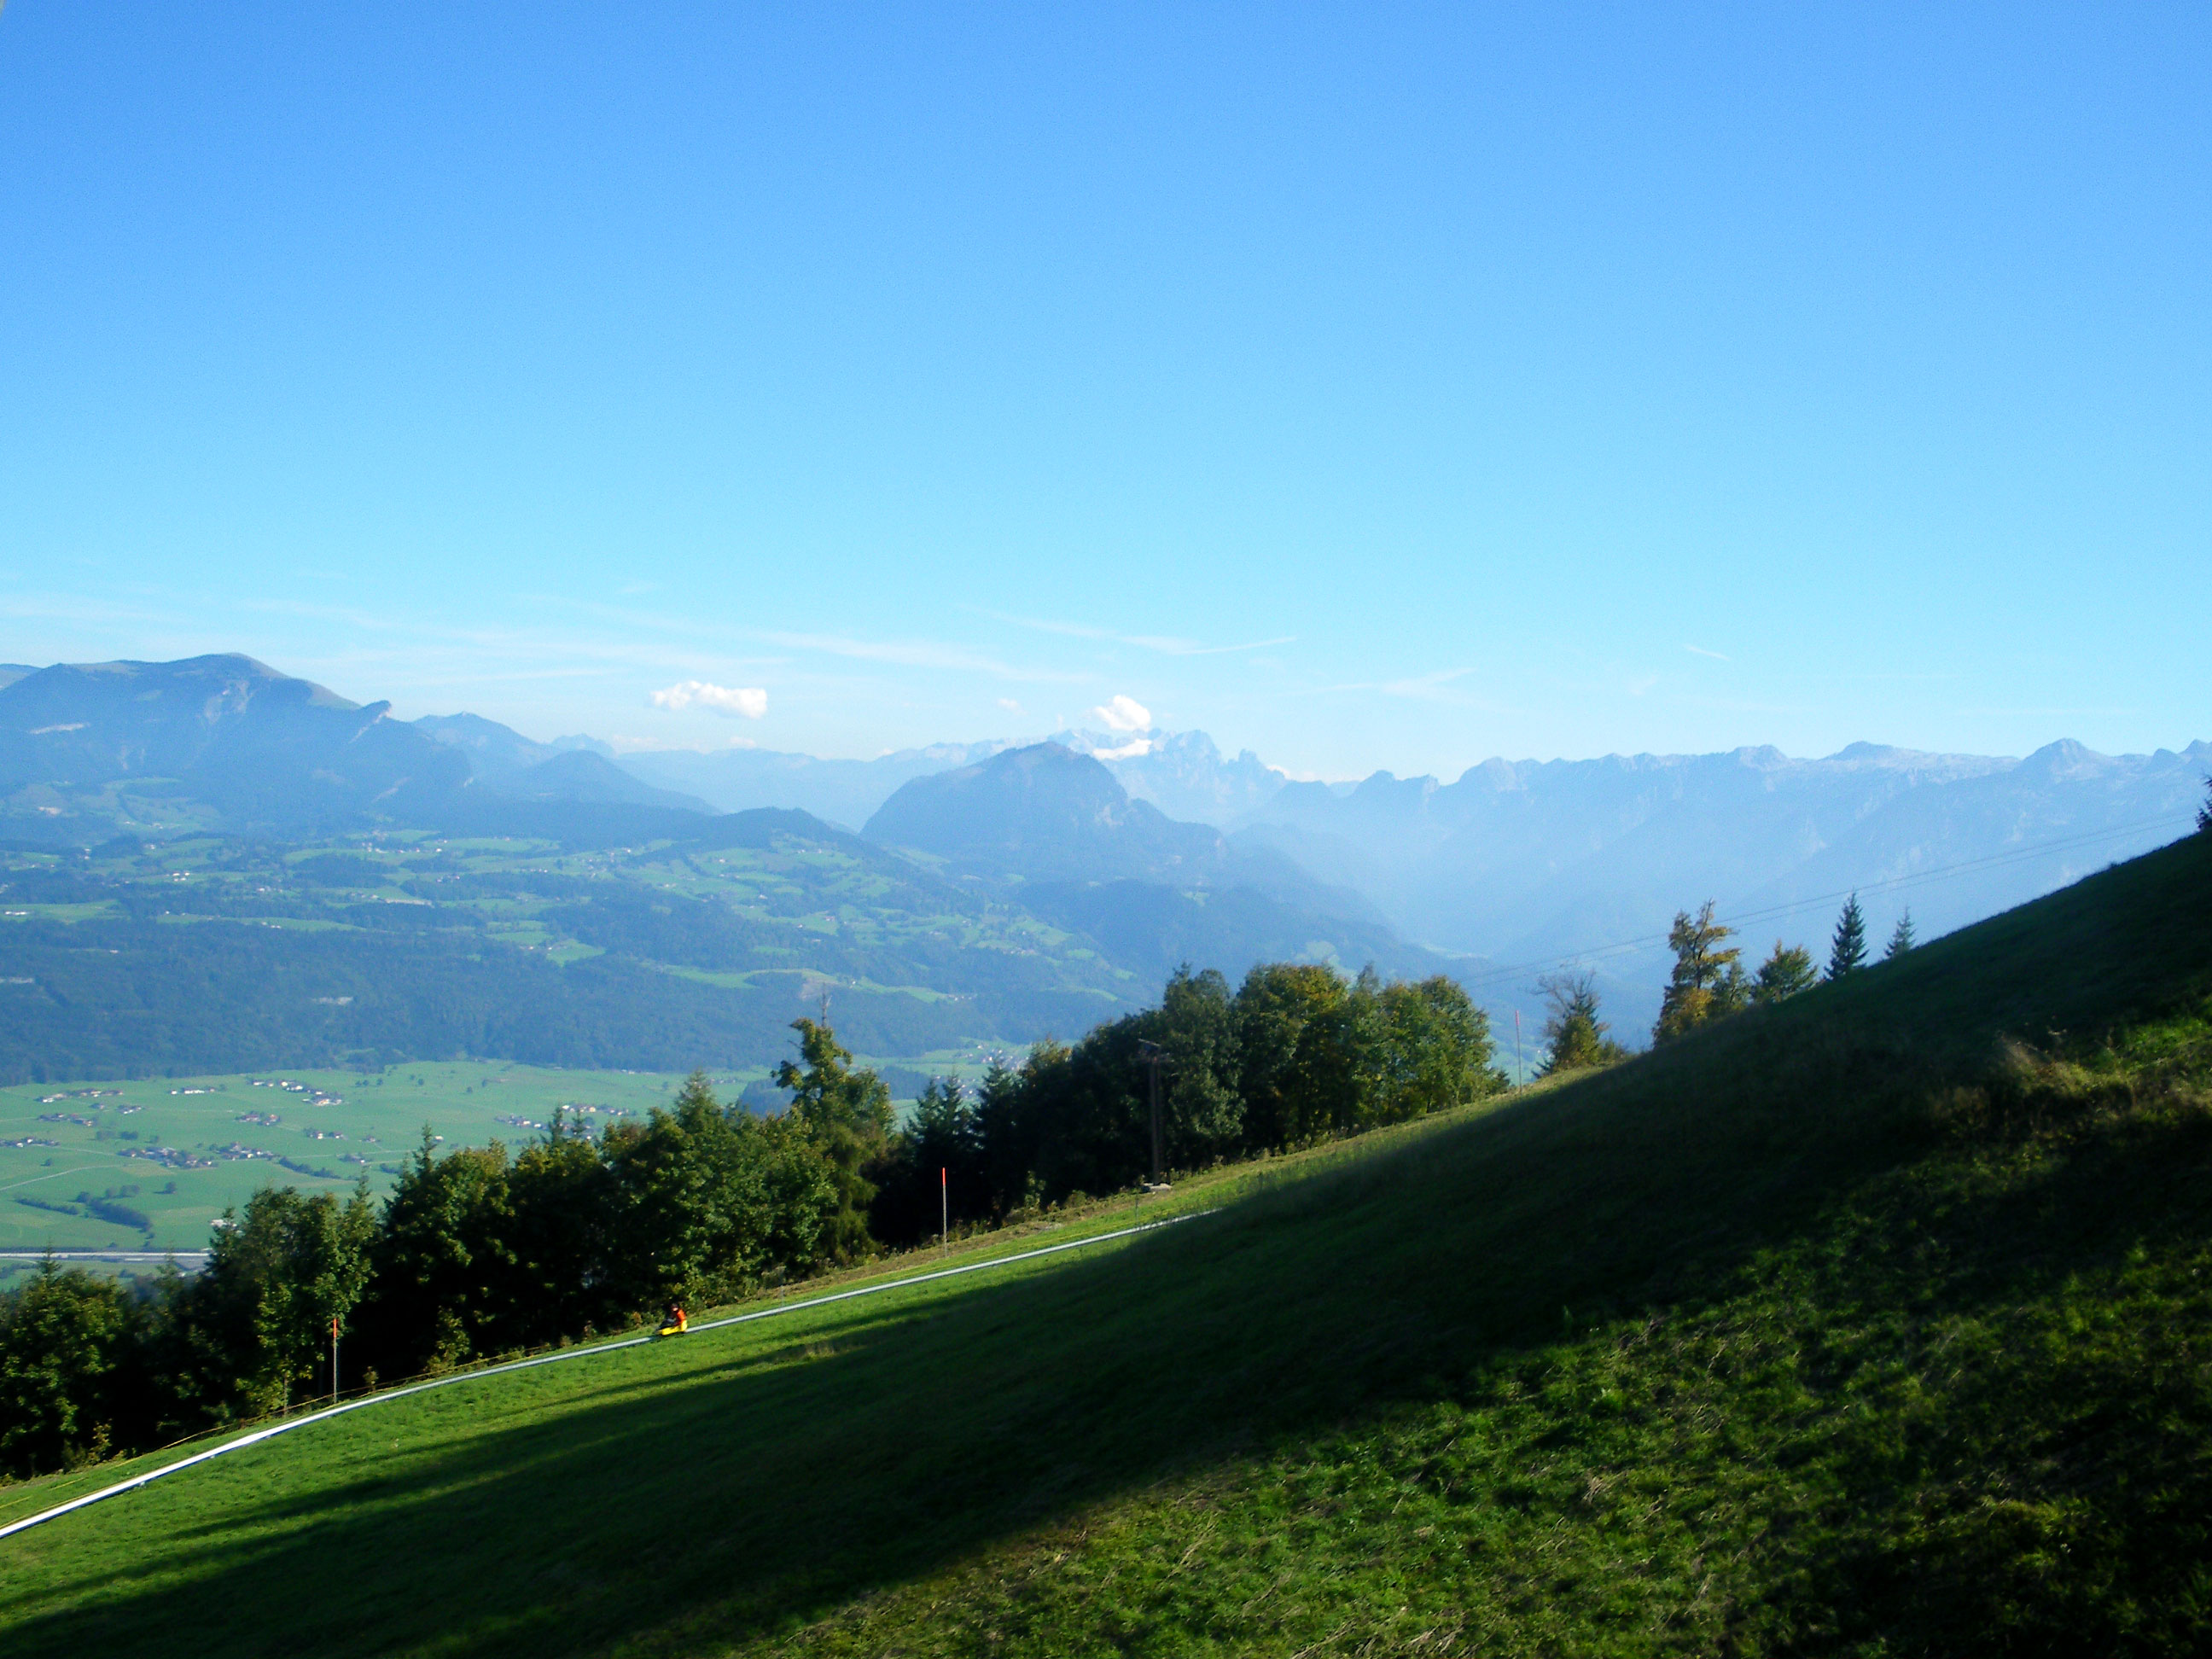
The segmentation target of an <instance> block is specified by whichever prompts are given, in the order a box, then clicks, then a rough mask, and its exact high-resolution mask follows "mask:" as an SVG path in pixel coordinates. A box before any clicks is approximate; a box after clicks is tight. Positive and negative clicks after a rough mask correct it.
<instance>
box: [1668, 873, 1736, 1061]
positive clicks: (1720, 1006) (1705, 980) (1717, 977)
mask: <svg viewBox="0 0 2212 1659" xmlns="http://www.w3.org/2000/svg"><path fill="white" fill-rule="evenodd" d="M1733 938H1735V929H1734V928H1733V927H1723V926H1722V924H1721V923H1719V922H1717V921H1714V920H1713V902H1712V901H1711V899H1707V900H1706V901H1705V904H1704V906H1703V907H1702V908H1699V911H1698V914H1697V915H1694V916H1693V915H1691V914H1690V913H1689V912H1688V911H1686V910H1684V911H1682V912H1680V913H1679V914H1678V915H1676V916H1675V918H1674V929H1673V931H1672V932H1670V933H1668V935H1667V943H1668V945H1669V946H1671V947H1672V948H1673V950H1674V974H1673V975H1672V976H1671V977H1670V978H1669V979H1668V981H1667V994H1666V995H1665V997H1664V998H1662V1000H1661V1001H1660V1004H1659V1024H1658V1025H1657V1027H1656V1029H1654V1030H1653V1031H1652V1033H1651V1037H1652V1041H1653V1042H1671V1041H1672V1040H1673V1039H1674V1038H1675V1037H1678V1036H1682V1035H1683V1034H1684V1033H1685V1032H1687V1031H1692V1030H1696V1029H1697V1028H1698V1027H1699V1026H1700V1025H1706V1024H1711V1022H1712V1021H1714V1020H1717V1019H1724V1018H1727V1017H1728V1016H1729V1015H1730V1014H1734V1013H1740V1012H1742V1010H1743V1007H1744V1006H1745V1004H1746V1003H1747V1002H1748V1001H1749V1000H1750V993H1749V991H1748V990H1747V987H1745V984H1744V978H1743V969H1742V968H1741V966H1739V965H1738V962H1737V959H1738V958H1739V957H1741V956H1742V954H1743V952H1742V951H1740V950H1738V949H1736V948H1735V946H1734V945H1729V946H1727V947H1726V948H1723V941H1725V940H1727V939H1733Z"/></svg>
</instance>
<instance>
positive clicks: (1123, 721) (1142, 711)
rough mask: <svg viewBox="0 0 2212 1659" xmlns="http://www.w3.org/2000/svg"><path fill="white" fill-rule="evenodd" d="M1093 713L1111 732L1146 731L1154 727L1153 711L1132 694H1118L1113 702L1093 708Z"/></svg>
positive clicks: (1092, 716) (1094, 717) (1093, 717)
mask: <svg viewBox="0 0 2212 1659" xmlns="http://www.w3.org/2000/svg"><path fill="white" fill-rule="evenodd" d="M1091 718H1092V719H1093V720H1097V722H1098V723H1099V724H1100V725H1101V726H1104V727H1105V728H1106V729H1107V730H1108V731H1109V732H1146V731H1149V730H1151V729H1152V710H1151V709H1149V708H1146V707H1145V705H1144V704H1142V703H1140V702H1138V701H1137V700H1136V699H1135V698H1134V697H1132V696H1115V698H1114V699H1113V700H1112V701H1111V702H1106V703H1102V704H1101V705H1100V706H1099V707H1097V708H1094V709H1092V710H1091Z"/></svg>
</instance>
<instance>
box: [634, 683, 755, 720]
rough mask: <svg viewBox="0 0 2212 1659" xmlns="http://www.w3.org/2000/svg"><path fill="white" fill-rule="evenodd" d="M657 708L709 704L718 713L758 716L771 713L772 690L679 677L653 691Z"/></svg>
mask: <svg viewBox="0 0 2212 1659" xmlns="http://www.w3.org/2000/svg"><path fill="white" fill-rule="evenodd" d="M653 707H654V708H667V709H681V708H708V709H712V710H713V711H714V713H715V714H731V715H735V716H737V717H738V718H739V719H742V720H758V719H760V718H761V717H762V716H763V715H764V714H767V713H768V693H767V691H765V690H763V689H762V688H761V687H759V686H757V685H710V684H708V683H707V682H706V681H705V680H679V681H678V682H677V683H676V684H674V685H671V686H670V687H668V688H667V689H666V690H661V691H656V692H654V693H653Z"/></svg>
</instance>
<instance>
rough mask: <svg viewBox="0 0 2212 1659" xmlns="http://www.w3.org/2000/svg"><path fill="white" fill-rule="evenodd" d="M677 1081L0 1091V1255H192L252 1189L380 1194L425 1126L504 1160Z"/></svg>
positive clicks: (185, 1083) (556, 1078)
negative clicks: (552, 1130) (502, 1148)
mask: <svg viewBox="0 0 2212 1659" xmlns="http://www.w3.org/2000/svg"><path fill="white" fill-rule="evenodd" d="M750 1080H751V1079H744V1078H731V1079H722V1080H721V1081H722V1082H724V1083H726V1084H728V1085H731V1088H732V1092H735V1090H736V1089H738V1088H742V1087H743V1086H744V1083H746V1082H748V1081H750ZM681 1081H682V1079H678V1078H675V1077H672V1076H669V1075H665V1074H653V1073H623V1072H563V1071H558V1070H555V1069H552V1068H550V1067H539V1066H503V1065H500V1064H497V1063H495V1062H490V1063H487V1062H482V1061H474V1060H471V1061H437V1062H433V1063H427V1064H423V1065H417V1066H394V1067H392V1068H391V1069H390V1070H387V1071H381V1072H378V1073H373V1074H372V1073H360V1072H328V1071H302V1072H270V1073H262V1074H260V1075H258V1076H256V1075H252V1074H240V1075H234V1076H227V1077H202V1078H156V1079H124V1080H119V1081H107V1082H100V1083H72V1084H64V1085H38V1084H21V1085H15V1086H14V1087H12V1088H6V1089H0V1249H6V1250H35V1249H44V1248H46V1247H47V1246H52V1248H54V1249H64V1250H73V1249H180V1250H197V1249H202V1248H204V1246H205V1245H206V1243H207V1237H208V1225H209V1223H210V1221H211V1220H212V1219H213V1218H215V1217H216V1216H219V1215H221V1214H222V1212H223V1210H224V1208H225V1207H226V1206H230V1205H234V1204H240V1203H243V1202H244V1201H245V1199H246V1194H249V1193H251V1192H252V1191H253V1189H254V1188H257V1187H261V1186H267V1185H272V1184H273V1185H278V1186H282V1185H285V1184H288V1183H289V1184H290V1185H293V1186H296V1187H298V1188H301V1190H302V1191H304V1192H317V1191H321V1190H324V1189H326V1188H328V1189H335V1190H342V1189H343V1188H349V1187H350V1186H352V1185H353V1183H354V1182H356V1180H359V1179H361V1178H362V1177H363V1176H366V1177H367V1178H368V1182H369V1186H370V1189H371V1190H372V1191H375V1192H381V1191H382V1190H383V1189H384V1188H386V1186H387V1185H388V1184H389V1181H390V1177H391V1176H392V1175H393V1174H394V1173H396V1171H397V1170H398V1166H399V1163H400V1160H401V1159H402V1158H404V1157H405V1156H406V1155H407V1154H409V1153H410V1152H413V1151H414V1149H415V1148H416V1146H419V1145H420V1144H421V1141H422V1129H423V1126H424V1125H426V1124H427V1125H428V1126H429V1128H430V1131H431V1133H434V1134H435V1135H437V1136H439V1137H441V1139H443V1140H444V1141H445V1142H447V1143H448V1144H450V1145H453V1146H480V1145H482V1144H483V1143H484V1142H486V1141H489V1140H504V1141H506V1142H507V1144H508V1145H510V1146H512V1145H513V1144H515V1143H516V1142H518V1141H523V1140H528V1139H533V1138H535V1137H536V1136H538V1135H539V1134H541V1133H544V1127H545V1126H546V1125H547V1124H548V1123H549V1122H550V1121H551V1119H552V1116H553V1114H554V1112H555V1111H556V1110H566V1112H567V1113H568V1115H569V1116H570V1117H572V1118H576V1119H579V1120H580V1121H583V1122H584V1123H586V1124H588V1125H592V1126H596V1125H599V1124H601V1123H604V1122H605V1121H609V1120H611V1118H614V1117H617V1116H621V1115H641V1114H643V1113H644V1112H646V1111H647V1110H648V1109H651V1108H652V1107H653V1106H657V1105H662V1104H665V1103H666V1102H667V1101H668V1099H669V1098H670V1097H671V1095H672V1093H673V1091H674V1090H675V1089H676V1088H677V1086H678V1085H679V1084H680V1083H681ZM79 1194H88V1195H89V1199H90V1200H91V1206H88V1203H87V1202H86V1201H85V1200H83V1199H81V1198H80V1197H79ZM93 1206H97V1208H94V1207H93ZM133 1215H135V1216H136V1217H137V1218H143V1220H144V1221H145V1223H146V1224H148V1225H144V1226H143V1227H142V1226H140V1225H137V1222H136V1221H135V1220H134V1219H133V1218H132V1217H133Z"/></svg>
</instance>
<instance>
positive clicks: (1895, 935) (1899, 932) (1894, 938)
mask: <svg viewBox="0 0 2212 1659" xmlns="http://www.w3.org/2000/svg"><path fill="white" fill-rule="evenodd" d="M1911 948H1912V912H1911V911H1910V910H1907V911H1906V912H1905V914H1904V915H1901V916H1899V918H1898V919H1897V927H1896V928H1895V929H1894V930H1893V932H1892V933H1891V934H1890V936H1889V948H1888V949H1887V951H1883V952H1882V953H1881V959H1882V960H1883V961H1884V962H1895V961H1896V960H1897V959H1898V957H1901V956H1903V955H1904V954H1905V952H1906V951H1910V950H1911Z"/></svg>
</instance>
